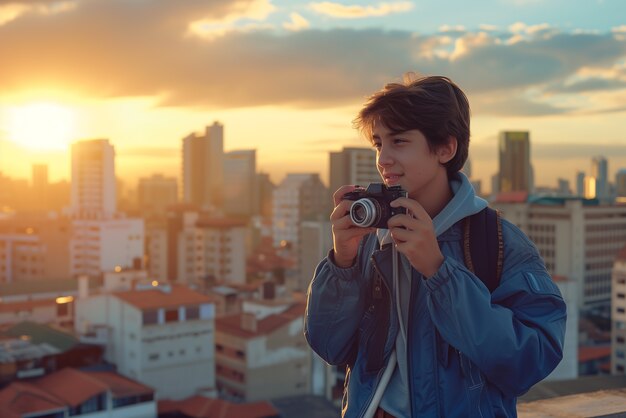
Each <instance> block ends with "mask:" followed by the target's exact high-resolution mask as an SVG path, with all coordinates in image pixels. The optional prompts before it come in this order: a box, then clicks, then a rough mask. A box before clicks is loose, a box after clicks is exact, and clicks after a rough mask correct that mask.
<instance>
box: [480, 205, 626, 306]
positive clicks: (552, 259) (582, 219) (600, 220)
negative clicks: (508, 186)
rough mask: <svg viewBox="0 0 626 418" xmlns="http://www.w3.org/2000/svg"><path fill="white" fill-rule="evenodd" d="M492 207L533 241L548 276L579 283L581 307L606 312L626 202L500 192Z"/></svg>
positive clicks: (625, 233)
mask: <svg viewBox="0 0 626 418" xmlns="http://www.w3.org/2000/svg"><path fill="white" fill-rule="evenodd" d="M492 206H493V207H494V208H496V209H499V210H501V211H502V213H503V215H504V217H505V218H506V219H508V220H509V221H511V222H513V223H514V224H516V225H518V226H519V227H520V228H521V229H522V230H523V231H524V232H525V233H526V234H527V235H528V236H529V237H530V238H531V239H532V241H533V242H534V243H535V244H536V246H537V248H538V249H539V252H540V253H541V256H542V257H543V259H544V260H545V263H546V267H547V268H548V271H549V272H550V274H552V275H553V276H555V275H556V276H564V277H567V278H568V279H570V280H573V281H574V282H576V283H577V286H578V298H577V299H578V307H579V309H582V310H596V311H599V312H604V313H605V314H606V315H607V316H608V313H609V306H610V303H611V270H612V268H613V262H614V260H615V257H616V255H617V254H618V252H619V250H620V249H621V248H622V247H623V246H624V245H625V244H626V206H623V205H622V206H620V205H600V204H598V201H597V200H585V199H582V198H539V197H533V196H530V197H528V195H527V194H524V193H513V194H509V195H500V196H499V197H498V199H497V200H496V201H495V202H494V203H493V204H492Z"/></svg>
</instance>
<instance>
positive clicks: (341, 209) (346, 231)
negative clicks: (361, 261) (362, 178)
mask: <svg viewBox="0 0 626 418" xmlns="http://www.w3.org/2000/svg"><path fill="white" fill-rule="evenodd" d="M356 188H357V186H352V185H347V186H341V187H340V188H339V189H337V191H336V192H335V193H334V194H333V201H334V203H335V209H334V210H333V213H331V214H330V223H331V224H332V229H333V250H334V252H335V264H337V265H338V266H339V267H343V268H346V267H350V266H351V265H352V264H353V263H354V259H355V258H356V255H357V251H358V249H359V243H360V242H361V239H362V238H363V237H364V236H365V235H367V234H369V233H370V232H374V231H376V228H361V227H358V226H356V225H354V224H353V223H352V221H351V220H350V206H352V203H353V202H352V201H351V200H342V197H343V195H345V194H346V193H348V192H351V191H353V190H354V189H356Z"/></svg>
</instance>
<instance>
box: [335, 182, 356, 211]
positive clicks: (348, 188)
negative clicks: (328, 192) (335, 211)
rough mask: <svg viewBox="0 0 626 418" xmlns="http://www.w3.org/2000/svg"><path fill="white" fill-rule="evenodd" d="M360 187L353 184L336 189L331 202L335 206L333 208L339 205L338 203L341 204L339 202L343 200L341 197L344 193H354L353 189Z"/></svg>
mask: <svg viewBox="0 0 626 418" xmlns="http://www.w3.org/2000/svg"><path fill="white" fill-rule="evenodd" d="M359 187H360V186H357V185H353V184H346V185H343V186H341V187H340V188H338V189H337V190H336V191H335V193H333V202H334V204H335V206H337V205H338V204H339V202H341V200H342V199H343V196H344V195H345V194H346V193H349V192H352V191H354V189H357V188H359Z"/></svg>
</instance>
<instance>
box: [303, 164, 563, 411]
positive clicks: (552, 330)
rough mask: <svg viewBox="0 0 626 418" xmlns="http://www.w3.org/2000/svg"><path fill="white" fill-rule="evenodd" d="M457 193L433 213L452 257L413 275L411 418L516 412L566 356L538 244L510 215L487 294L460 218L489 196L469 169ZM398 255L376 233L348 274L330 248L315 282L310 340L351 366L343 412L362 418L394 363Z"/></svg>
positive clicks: (456, 184) (558, 310)
mask: <svg viewBox="0 0 626 418" xmlns="http://www.w3.org/2000/svg"><path fill="white" fill-rule="evenodd" d="M451 188H452V190H453V192H454V197H453V199H452V200H451V201H450V202H449V203H448V205H447V206H446V208H445V209H444V210H443V211H442V212H441V213H440V214H439V215H437V216H436V217H435V219H434V220H433V222H434V224H435V232H436V233H437V240H438V242H439V246H440V248H441V251H442V253H443V255H444V258H445V260H444V262H443V264H442V265H441V267H440V268H439V270H438V271H437V273H436V274H435V275H434V276H432V277H430V278H428V279H427V280H426V279H425V278H424V277H423V276H422V275H421V274H420V273H419V272H417V271H416V270H415V269H412V270H411V292H410V303H409V320H408V324H407V325H406V332H407V353H408V354H407V357H408V358H407V362H408V364H407V366H408V368H409V388H408V393H409V394H410V402H409V404H410V409H411V417H413V418H415V417H474V416H476V417H484V418H488V417H515V416H517V412H516V398H517V396H519V395H521V394H523V393H524V392H526V391H527V390H528V389H529V388H530V387H531V386H532V385H534V384H535V383H537V382H539V381H540V380H542V379H543V378H544V377H546V376H547V375H548V374H549V373H550V372H551V371H552V370H553V369H554V368H555V367H556V365H557V364H558V363H559V361H560V360H561V358H562V349H563V339H564V334H565V320H566V313H565V303H564V302H563V298H562V297H561V294H560V292H559V289H558V287H557V286H556V285H555V283H554V282H553V281H552V279H551V277H550V275H549V274H548V272H547V271H546V269H545V266H544V263H543V260H542V259H541V257H540V256H539V254H538V251H537V249H536V247H535V246H534V245H533V243H532V242H531V241H530V240H529V239H528V238H527V237H526V236H525V235H524V234H523V233H522V232H521V231H520V230H519V229H518V228H517V227H516V226H514V225H513V224H511V223H510V222H507V221H506V220H504V219H503V220H502V221H503V222H502V233H503V241H504V266H503V272H502V278H501V281H500V285H499V286H498V288H497V289H496V290H495V291H494V292H493V293H491V294H490V293H489V290H488V289H487V288H486V287H485V285H484V284H483V282H482V281H481V280H480V279H478V278H477V277H476V276H475V275H474V274H473V273H471V272H470V271H469V270H468V269H467V268H466V267H465V265H464V263H463V248H462V238H463V230H462V222H461V221H462V219H463V218H465V217H466V216H469V215H471V214H473V213H475V212H478V211H479V210H481V209H482V208H483V207H484V206H485V205H486V203H485V202H484V201H482V199H479V198H477V197H475V196H474V192H473V189H472V188H471V185H469V182H468V181H467V179H466V178H465V176H463V175H459V176H458V177H457V178H455V179H453V180H452V182H451ZM391 251H392V248H391V244H386V245H383V246H382V248H380V245H379V243H378V238H377V237H376V235H375V234H370V235H368V236H367V237H365V238H364V239H363V240H362V242H361V245H360V247H359V252H358V255H357V259H356V261H355V264H354V265H353V266H352V267H349V268H345V269H344V268H340V267H338V266H337V265H335V264H334V262H333V258H332V251H331V252H330V253H329V255H328V257H326V258H325V259H324V260H322V262H321V263H320V264H319V265H318V267H317V268H316V271H315V275H314V277H313V280H312V281H311V284H310V287H309V291H308V300H307V310H306V313H305V331H304V332H305V337H306V339H307V341H308V343H309V345H310V346H311V348H312V349H313V350H314V351H315V352H316V353H317V354H318V355H319V356H320V357H321V358H323V359H324V360H325V361H327V362H328V363H330V364H334V365H339V364H347V365H348V367H347V372H346V382H345V390H344V397H343V401H342V415H343V416H344V417H347V418H353V417H359V418H361V417H363V416H364V415H365V412H366V410H368V406H370V403H372V399H373V397H374V393H375V391H376V388H377V386H378V385H379V383H380V380H381V376H382V375H383V372H384V370H385V368H386V366H387V365H388V364H389V362H390V359H391V360H392V361H394V362H395V360H394V359H395V357H396V356H395V342H396V337H397V335H398V331H399V321H398V314H397V309H396V308H395V304H396V303H397V301H396V300H395V298H394V297H393V295H394V292H392V291H391V290H390V289H392V288H393V283H392V277H393V271H392V266H391V264H392V263H391ZM392 354H393V355H392ZM392 367H395V366H394V365H392ZM374 406H376V405H374Z"/></svg>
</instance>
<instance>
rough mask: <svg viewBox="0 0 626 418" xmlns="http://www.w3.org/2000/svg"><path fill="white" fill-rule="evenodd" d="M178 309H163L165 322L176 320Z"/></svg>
mask: <svg viewBox="0 0 626 418" xmlns="http://www.w3.org/2000/svg"><path fill="white" fill-rule="evenodd" d="M177 321H178V309H168V310H166V311H165V322H177Z"/></svg>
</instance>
